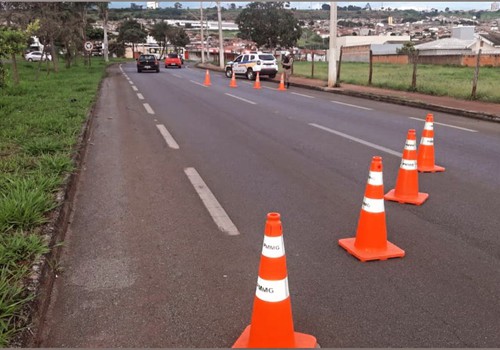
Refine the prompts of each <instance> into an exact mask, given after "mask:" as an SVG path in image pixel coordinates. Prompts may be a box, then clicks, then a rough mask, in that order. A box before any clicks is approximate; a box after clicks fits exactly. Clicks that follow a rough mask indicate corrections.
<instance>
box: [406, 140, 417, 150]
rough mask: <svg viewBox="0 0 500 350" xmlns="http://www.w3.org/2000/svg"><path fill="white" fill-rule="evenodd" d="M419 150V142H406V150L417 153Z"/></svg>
mask: <svg viewBox="0 0 500 350" xmlns="http://www.w3.org/2000/svg"><path fill="white" fill-rule="evenodd" d="M416 149H417V140H406V143H405V150H407V151H415V150H416Z"/></svg>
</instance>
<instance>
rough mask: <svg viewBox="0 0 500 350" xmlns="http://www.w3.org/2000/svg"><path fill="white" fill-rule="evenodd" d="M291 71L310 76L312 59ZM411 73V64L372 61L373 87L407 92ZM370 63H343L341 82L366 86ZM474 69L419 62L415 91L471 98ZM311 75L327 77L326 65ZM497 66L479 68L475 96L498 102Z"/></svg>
mask: <svg viewBox="0 0 500 350" xmlns="http://www.w3.org/2000/svg"><path fill="white" fill-rule="evenodd" d="M293 69H294V74H295V75H298V76H303V77H307V78H310V77H311V62H297V61H295V62H294V67H293ZM412 73H413V65H411V64H388V63H375V64H373V77H372V86H375V87H381V88H387V89H393V90H403V91H409V88H410V86H411V79H412ZM368 74H369V64H368V63H357V62H342V65H341V70H340V83H348V84H355V85H368ZM473 76H474V68H471V67H458V66H440V65H424V64H421V65H418V68H417V92H421V93H424V94H429V95H437V96H450V97H455V98H459V99H463V100H467V99H470V95H471V91H472V78H473ZM314 78H316V79H322V80H325V81H326V80H327V79H328V65H327V63H325V62H315V63H314ZM499 81H500V69H499V68H498V67H481V68H480V70H479V81H478V85H477V99H478V100H480V101H485V102H493V103H500V89H499V88H498V82H499Z"/></svg>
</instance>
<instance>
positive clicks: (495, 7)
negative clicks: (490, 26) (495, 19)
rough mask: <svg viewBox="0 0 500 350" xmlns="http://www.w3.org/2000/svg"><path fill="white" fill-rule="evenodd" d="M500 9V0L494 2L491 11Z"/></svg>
mask: <svg viewBox="0 0 500 350" xmlns="http://www.w3.org/2000/svg"><path fill="white" fill-rule="evenodd" d="M498 10H500V4H499V3H498V2H496V1H495V2H494V3H492V4H491V11H498Z"/></svg>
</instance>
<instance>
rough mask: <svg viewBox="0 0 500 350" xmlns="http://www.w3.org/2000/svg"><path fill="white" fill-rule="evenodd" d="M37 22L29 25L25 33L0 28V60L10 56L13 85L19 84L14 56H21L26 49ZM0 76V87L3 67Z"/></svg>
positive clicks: (2, 78)
mask: <svg viewBox="0 0 500 350" xmlns="http://www.w3.org/2000/svg"><path fill="white" fill-rule="evenodd" d="M37 26H38V22H35V23H33V24H30V25H29V26H28V29H27V30H26V31H23V30H18V29H11V28H2V29H1V30H0V59H2V58H4V57H8V56H10V58H11V60H12V73H13V79H14V85H18V84H19V72H18V70H17V59H16V54H22V53H23V52H24V50H25V49H26V45H27V43H28V39H29V37H30V35H31V34H32V32H33V31H34V30H36V29H37ZM0 70H1V72H0V73H1V74H2V76H1V77H0V85H3V80H4V70H3V65H2V67H1V68H0Z"/></svg>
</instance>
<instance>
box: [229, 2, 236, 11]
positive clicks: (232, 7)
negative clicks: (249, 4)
mask: <svg viewBox="0 0 500 350" xmlns="http://www.w3.org/2000/svg"><path fill="white" fill-rule="evenodd" d="M230 6H231V10H236V4H235V3H234V2H233V3H231V5H230Z"/></svg>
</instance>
